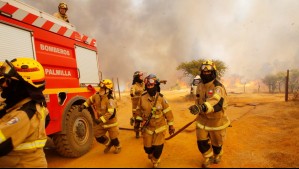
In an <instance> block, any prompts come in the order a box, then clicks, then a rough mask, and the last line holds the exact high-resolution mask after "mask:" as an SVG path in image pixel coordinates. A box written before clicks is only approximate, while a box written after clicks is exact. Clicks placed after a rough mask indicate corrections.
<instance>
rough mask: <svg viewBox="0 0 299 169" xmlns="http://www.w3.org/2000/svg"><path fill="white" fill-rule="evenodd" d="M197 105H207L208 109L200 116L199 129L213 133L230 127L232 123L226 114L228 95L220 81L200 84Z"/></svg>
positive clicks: (197, 90) (197, 92)
mask: <svg viewBox="0 0 299 169" xmlns="http://www.w3.org/2000/svg"><path fill="white" fill-rule="evenodd" d="M195 104H197V105H201V104H205V106H206V108H207V111H206V112H204V113H199V114H198V120H197V127H198V128H201V129H205V130H209V131H212V130H221V129H224V128H226V127H228V126H229V124H230V121H229V118H228V117H227V115H226V113H225V111H226V108H227V105H228V103H227V93H226V90H225V88H224V86H223V85H222V84H221V83H220V82H219V81H217V80H213V81H211V82H209V83H206V84H204V83H199V84H198V86H197V89H196V100H195Z"/></svg>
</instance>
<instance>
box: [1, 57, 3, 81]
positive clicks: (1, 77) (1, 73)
mask: <svg viewBox="0 0 299 169" xmlns="http://www.w3.org/2000/svg"><path fill="white" fill-rule="evenodd" d="M2 65H3V62H2V61H0V79H1V78H2V76H3V75H2V71H1V70H2V68H1V66H2Z"/></svg>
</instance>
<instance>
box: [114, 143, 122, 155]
mask: <svg viewBox="0 0 299 169" xmlns="http://www.w3.org/2000/svg"><path fill="white" fill-rule="evenodd" d="M114 147H115V150H114V154H118V153H120V151H121V146H120V145H118V146H114Z"/></svg>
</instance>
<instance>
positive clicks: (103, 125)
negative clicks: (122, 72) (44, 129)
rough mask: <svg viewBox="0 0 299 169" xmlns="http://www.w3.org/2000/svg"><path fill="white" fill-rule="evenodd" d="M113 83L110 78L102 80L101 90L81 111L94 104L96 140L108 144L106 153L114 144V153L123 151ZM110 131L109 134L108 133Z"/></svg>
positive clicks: (85, 103)
mask: <svg viewBox="0 0 299 169" xmlns="http://www.w3.org/2000/svg"><path fill="white" fill-rule="evenodd" d="M112 91H113V83H112V81H111V80H110V79H104V80H102V81H101V82H100V90H99V91H98V92H97V93H95V94H94V95H92V96H90V97H89V98H88V99H87V100H86V101H85V102H84V103H83V104H82V105H81V106H80V107H79V111H82V110H83V109H86V108H88V107H90V106H92V109H93V111H95V112H94V113H95V114H96V115H95V121H96V124H95V125H94V135H95V138H96V140H97V141H98V142H99V143H101V144H104V145H105V146H106V148H105V150H104V153H108V152H109V151H110V149H111V148H112V147H113V146H114V147H115V149H114V153H115V154H118V153H120V151H121V146H120V142H119V139H118V136H119V128H118V120H117V115H116V102H115V100H114V98H113V96H112ZM107 133H108V136H107V135H106V134H107Z"/></svg>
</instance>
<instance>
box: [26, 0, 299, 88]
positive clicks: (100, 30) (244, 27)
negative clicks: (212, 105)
mask: <svg viewBox="0 0 299 169" xmlns="http://www.w3.org/2000/svg"><path fill="white" fill-rule="evenodd" d="M22 1H23V2H25V3H28V4H30V5H32V6H34V7H36V8H38V9H40V10H42V11H45V12H47V13H50V14H53V13H54V12H56V11H57V6H58V4H59V2H61V1H58V0H22ZM64 2H66V3H67V4H68V7H69V10H68V11H67V14H68V16H69V20H70V22H71V23H72V24H73V25H75V27H76V29H77V31H78V32H80V33H82V34H86V35H88V36H90V37H93V38H95V39H96V40H97V47H98V51H99V57H100V67H101V71H102V73H103V78H114V79H116V78H118V79H119V83H120V87H121V90H124V89H127V88H128V86H130V85H131V82H132V76H133V73H134V72H135V71H137V70H141V71H143V72H146V73H148V74H149V73H154V74H156V75H157V76H158V77H159V78H160V79H166V80H168V83H167V85H166V86H164V88H166V87H167V88H170V87H172V86H174V85H175V84H176V83H181V81H186V82H189V81H188V80H187V79H185V78H182V72H181V71H177V70H176V67H177V66H178V65H179V64H180V63H182V62H188V61H191V60H193V59H199V58H207V59H218V60H221V61H223V62H224V63H225V64H226V65H227V66H228V71H227V72H226V74H225V77H224V78H223V80H226V81H228V80H230V79H234V81H239V82H241V83H245V82H246V83H247V84H250V83H251V82H253V81H255V82H256V81H258V80H259V79H261V78H263V77H264V76H265V75H266V74H269V73H276V72H277V71H286V70H287V69H294V68H297V69H298V67H299V10H298V9H299V1H298V0H65V1H64ZM236 79H237V80H236ZM256 84H257V83H254V85H256Z"/></svg>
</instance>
